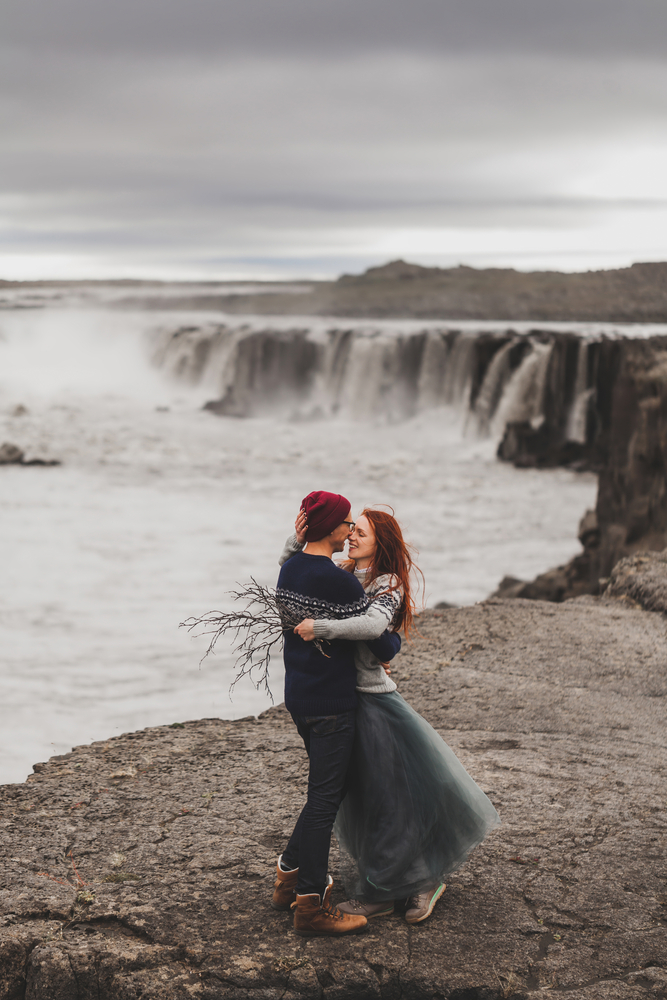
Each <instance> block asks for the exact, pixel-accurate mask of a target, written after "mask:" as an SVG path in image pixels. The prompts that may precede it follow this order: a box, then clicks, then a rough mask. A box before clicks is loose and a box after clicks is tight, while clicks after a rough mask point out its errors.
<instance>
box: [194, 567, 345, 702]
mask: <svg viewBox="0 0 667 1000" xmlns="http://www.w3.org/2000/svg"><path fill="white" fill-rule="evenodd" d="M250 579H251V580H252V583H248V584H237V586H238V587H239V588H240V589H239V590H232V591H230V592H229V593H230V596H231V597H232V598H233V599H234V601H245V607H243V608H241V609H240V610H235V611H209V612H208V613H207V614H205V615H201V617H198V618H195V617H192V618H187V619H186V620H185V621H184V622H181V624H180V626H179V627H180V628H185V629H187V630H188V632H192V633H193V634H194V635H210V636H211V640H210V642H209V644H208V648H207V650H206V652H205V653H204V655H203V656H202V658H201V661H200V664H201V663H203V661H204V660H205V659H206V657H207V656H208V655H209V653H213V652H214V651H215V647H216V644H217V642H218V640H219V639H220V637H221V636H222V635H226V634H228V635H229V636H230V637H231V639H232V642H234V643H235V645H233V646H232V650H233V652H235V653H238V656H237V658H236V663H235V664H234V666H235V667H236V671H237V673H236V677H235V678H234V680H233V681H232V683H231V685H230V688H229V693H230V695H231V693H232V691H233V690H234V688H235V686H236V685H237V684H238V682H239V681H240V680H241V678H242V677H250V680H251V681H252V683H253V684H254V685H255V687H256V688H257V690H259V689H260V687H263V688H264V690H265V691H266V693H267V694H268V695H269V697H270V698H271V701H273V694H272V692H271V688H270V687H269V664H270V662H271V656H272V654H273V653H274V652H276V646H277V644H278V643H282V640H283V635H284V634H285V632H291V631H292V630H293V629H294V628H295V626H296V625H298V624H299V623H300V622H301V621H302V618H301V617H295V615H294V613H293V612H292V611H290V609H289V608H288V607H286V606H285V605H284V604H281V603H280V601H279V599H278V597H277V595H276V591H275V590H274V589H273V588H272V587H264V586H262V584H260V583H257V581H256V580H255V579H254V578H253V577H251V578H250ZM314 645H315V646H316V647H317V649H319V651H320V652H321V653H322V655H323V656H327V654H326V653H325V652H324V650H323V648H322V643H321V641H320V640H318V639H316V640H315V641H314ZM253 673H255V674H256V675H257V676H253Z"/></svg>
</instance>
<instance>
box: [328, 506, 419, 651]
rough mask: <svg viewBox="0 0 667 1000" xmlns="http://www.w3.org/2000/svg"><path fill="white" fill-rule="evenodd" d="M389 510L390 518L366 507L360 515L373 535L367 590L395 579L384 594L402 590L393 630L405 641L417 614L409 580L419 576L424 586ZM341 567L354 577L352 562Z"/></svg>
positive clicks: (399, 528) (408, 548) (367, 573)
mask: <svg viewBox="0 0 667 1000" xmlns="http://www.w3.org/2000/svg"><path fill="white" fill-rule="evenodd" d="M389 510H391V514H388V513H387V512H386V511H384V510H376V509H375V508H374V507H365V508H364V509H363V510H362V512H361V514H360V515H359V516H360V517H361V516H362V515H363V516H364V517H365V518H367V519H368V521H369V523H370V525H371V527H372V528H373V531H374V533H375V554H374V556H373V561H372V562H371V564H370V566H369V567H368V570H367V571H366V586H368V585H369V583H372V582H373V580H376V579H377V578H378V577H379V576H384V575H385V574H387V575H389V576H393V577H394V578H395V579H394V581H393V583H392V585H391V586H390V587H389V588H388V590H387V591H384V593H387V592H391V591H392V590H398V589H399V588H401V589H402V590H403V600H402V602H401V607H400V609H399V611H398V617H397V620H396V621H395V622H394V628H395V629H396V630H397V631H398V630H399V629H403V631H404V633H405V637H406V639H407V638H408V637H409V635H410V631H411V630H412V629H413V628H414V617H415V614H416V612H417V604H416V601H415V595H414V591H415V587H414V585H413V583H412V579H411V577H412V575H413V573H414V574H416V575H418V576H419V577H421V580H422V584H423V582H424V574H423V573H422V571H421V570H420V569H419V567H418V566H417V564H416V563H415V561H414V560H413V558H412V555H411V552H410V547H409V546H408V544H407V543H406V541H405V539H404V538H403V532H402V531H401V526H400V524H399V523H398V521H397V520H396V518H395V517H394V511H393V509H392V508H391V507H390V508H389ZM341 566H342V568H343V569H346V570H348V572H350V573H353V572H354V566H355V563H354V559H346V560H345V562H343V563H341Z"/></svg>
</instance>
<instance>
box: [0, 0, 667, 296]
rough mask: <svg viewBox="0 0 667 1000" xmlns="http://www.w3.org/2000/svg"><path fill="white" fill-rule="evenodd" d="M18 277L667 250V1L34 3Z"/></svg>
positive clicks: (562, 261)
mask: <svg viewBox="0 0 667 1000" xmlns="http://www.w3.org/2000/svg"><path fill="white" fill-rule="evenodd" d="M7 14H8V16H7V17H6V18H5V26H6V27H5V31H4V32H3V40H2V42H1V43H0V55H2V59H1V60H0V64H1V65H2V70H1V71H0V72H1V76H2V79H1V88H0V92H1V93H2V94H3V95H4V96H3V97H2V98H1V99H0V123H1V127H2V134H3V137H4V139H3V146H4V151H3V172H2V186H1V188H0V219H2V223H3V225H2V236H1V237H0V276H4V277H30V278H36V277H52V276H54V277H79V276H81V277H97V276H100V277H110V276H128V275H129V276H138V277H146V276H155V277H194V278H197V277H208V278H225V277H237V276H244V275H245V276H248V277H258V276H265V277H276V276H278V277H279V276H285V277H291V276H296V275H299V276H300V275H308V274H312V275H321V276H329V275H333V274H336V273H338V272H340V271H341V270H355V269H360V268H362V267H365V266H368V265H369V264H373V263H379V262H381V261H383V260H385V259H387V258H388V257H392V256H393V257H395V256H406V257H410V258H411V259H414V260H418V261H421V262H424V263H441V264H445V265H447V264H457V263H460V262H464V263H469V264H473V265H478V266H486V265H490V264H497V265H499V266H519V267H524V268H540V269H541V268H545V267H563V268H568V269H580V268H586V267H589V266H590V267H597V266H616V265H618V264H625V263H630V262H631V261H632V260H638V259H664V258H667V238H666V237H664V236H663V235H662V234H663V233H665V232H667V228H666V227H665V225H664V222H665V221H667V180H665V178H667V128H666V127H665V126H666V125H667V97H666V95H667V58H666V55H667V54H666V53H665V48H666V47H667V41H666V40H667V32H665V27H667V9H665V8H664V5H659V4H658V3H651V2H647V0H642V2H639V3H634V4H632V5H630V4H629V3H618V2H609V0H604V2H602V0H588V2H587V0H579V2H577V3H574V2H572V3H571V2H569V0H568V2H565V3H561V4H559V5H554V4H553V3H544V2H539V0H531V2H528V0H526V2H518V0H510V2H503V3H499V2H497V0H495V2H494V0H468V2H466V3H465V4H463V3H449V4H443V3H442V0H438V2H430V0H428V2H427V0H419V2H417V3H414V4H411V5H409V6H408V5H405V4H400V5H399V4H396V3H392V2H387V0H381V2H380V0H378V2H376V0H361V2H359V0H357V2H355V3H351V2H348V0H338V2H336V3H333V2H330V0H323V2H320V3H317V4H314V3H312V0H311V2H310V3H305V2H301V0H285V2H283V3H281V4H275V3H273V2H271V3H269V2H266V0H244V3H243V4H232V3H229V0H217V2H215V3H213V2H204V0H195V2H192V3H189V4H188V5H184V4H183V3H182V2H178V3H177V2H174V0H162V2H157V0H143V2H141V3H138V4H137V3H134V4H129V3H128V2H127V0H121V2H117V3H115V4H114V5H109V4H102V3H98V2H96V0H92V2H91V0H88V2H82V0H62V2H60V3H58V4H46V3H44V2H43V0H40V2H38V0H23V2H22V3H21V4H19V3H17V2H15V0H12V2H11V3H10V4H9V6H8V11H7Z"/></svg>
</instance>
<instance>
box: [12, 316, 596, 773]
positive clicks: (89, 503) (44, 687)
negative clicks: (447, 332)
mask: <svg viewBox="0 0 667 1000" xmlns="http://www.w3.org/2000/svg"><path fill="white" fill-rule="evenodd" d="M192 318H193V317H188V316H183V317H178V318H177V319H176V321H175V322H177V323H178V322H181V321H182V322H183V323H187V322H188V319H190V320H192ZM194 318H195V320H196V322H197V323H200V322H201V321H202V315H201V314H196V316H195V317H194ZM218 319H219V317H218ZM236 319H238V318H236ZM163 321H165V317H159V316H156V315H155V314H152V315H145V314H140V313H132V314H131V313H119V312H105V311H103V310H100V309H90V310H69V309H45V310H41V311H36V310H35V311H32V310H24V311H20V312H19V311H7V312H4V313H2V314H0V443H2V442H3V441H10V442H13V443H15V444H18V445H19V446H20V447H22V448H24V449H25V451H26V453H27V457H33V456H39V457H43V458H60V459H62V461H63V463H64V464H63V465H62V466H61V467H59V468H38V467H31V468H20V467H15V466H4V467H0V511H1V513H0V553H1V554H2V559H1V566H2V573H1V574H0V632H1V635H0V649H2V665H1V672H0V685H1V691H0V703H1V705H2V715H3V718H2V730H1V734H2V735H1V736H0V743H1V745H0V781H5V782H6V781H20V780H23V779H24V778H25V776H26V774H27V773H28V772H29V771H30V769H31V765H32V764H33V763H34V762H36V761H38V760H44V759H46V758H47V757H49V756H52V755H53V754H55V753H62V752H66V751H67V750H69V749H70V748H71V747H72V746H73V745H76V744H78V743H85V742H87V741H90V740H96V739H103V738H106V737H109V736H113V735H116V734H118V733H120V732H123V731H127V730H133V729H138V728H141V727H144V726H148V725H157V724H163V723H171V722H174V721H182V720H185V719H189V718H199V717H203V716H218V717H220V716H227V717H230V716H240V715H247V714H250V713H257V712H259V711H262V710H263V709H264V708H267V707H268V706H269V705H270V701H269V700H268V699H267V698H266V696H265V695H263V694H262V693H257V692H256V691H255V690H254V689H253V687H252V686H251V685H250V684H249V683H245V684H243V685H241V686H240V687H239V688H238V690H237V692H236V693H235V695H234V701H233V702H230V700H229V696H228V688H229V683H230V680H231V677H232V676H233V672H232V658H231V656H230V652H229V649H225V648H223V647H222V645H221V646H220V647H219V651H218V653H217V654H216V655H215V656H214V657H209V658H208V659H207V660H205V661H204V663H203V665H202V667H201V668H200V667H199V659H200V657H201V655H202V653H203V651H204V649H205V641H204V640H202V639H199V640H196V639H193V638H191V637H189V636H188V635H187V634H186V633H184V631H183V630H180V631H179V629H178V623H179V621H182V620H183V619H184V618H186V617H187V616H189V615H191V614H198V613H202V612H205V611H208V610H210V609H212V608H215V607H220V606H221V605H223V603H224V602H225V601H226V600H228V599H226V598H225V592H226V591H228V590H229V589H230V588H231V587H233V585H234V583H235V581H243V580H247V579H248V577H249V576H250V575H253V576H255V577H256V578H257V579H258V580H259V581H261V582H265V583H269V584H271V583H273V582H275V579H276V575H277V564H276V560H277V556H278V554H279V552H280V549H281V546H282V543H283V540H284V538H285V536H286V535H287V534H288V532H289V531H290V529H291V527H292V523H293V519H294V515H295V513H296V510H297V508H298V504H299V501H300V500H301V498H302V497H303V496H304V495H305V494H306V493H307V492H308V491H310V490H311V489H330V490H335V491H338V492H342V493H344V494H345V495H346V496H348V497H349V498H350V500H351V501H352V505H353V509H354V510H359V509H360V508H361V507H362V506H363V505H364V504H366V503H379V502H385V503H390V504H392V505H393V506H394V507H395V510H396V513H397V516H398V517H399V519H400V520H401V521H402V523H403V526H404V529H405V532H406V535H407V537H408V538H409V539H410V540H411V541H412V542H413V543H414V544H415V545H416V546H417V548H418V549H419V551H420V556H419V563H420V565H421V566H422V568H423V570H424V572H425V574H426V579H427V595H426V598H427V601H426V602H427V604H430V605H433V604H434V603H436V602H438V601H441V600H446V601H450V602H453V603H457V604H466V603H471V602H474V601H476V600H480V599H482V598H484V597H485V596H486V595H487V594H488V593H489V592H490V591H491V590H493V589H494V588H495V587H496V585H497V584H498V582H499V580H500V578H501V577H502V576H503V575H504V574H506V573H510V574H513V575H516V576H519V577H524V578H531V577H533V576H534V575H535V574H536V573H538V572H540V571H542V570H545V569H547V568H549V567H551V566H553V565H556V564H558V563H560V562H563V561H565V560H566V559H568V558H569V557H570V556H572V555H573V554H574V553H575V552H576V551H577V550H578V548H579V546H578V543H577V541H576V528H577V523H578V520H579V518H580V517H581V515H582V514H583V512H584V510H585V509H586V508H587V507H590V506H592V505H593V504H594V501H595V491H596V481H595V478H594V477H593V476H591V475H581V474H579V475H577V474H574V473H571V472H569V471H566V470H553V471H540V472H538V471H533V470H525V471H517V470H515V469H514V468H512V467H511V466H507V465H504V464H501V463H499V462H497V461H496V459H495V447H496V441H495V440H493V439H491V438H487V439H485V440H476V439H471V438H464V437H462V434H461V430H460V426H461V422H462V416H461V414H460V413H459V412H458V411H456V410H454V409H452V408H446V407H443V408H441V409H437V410H433V411H423V412H420V413H419V414H418V415H417V416H415V417H413V418H412V419H410V420H408V421H405V422H402V423H396V424H393V425H391V426H388V425H386V424H384V423H373V422H371V420H370V419H369V420H367V421H365V422H364V421H362V420H360V419H357V420H356V421H355V422H353V421H351V420H350V419H349V418H339V419H337V420H332V421H328V420H327V421H319V422H315V423H290V422H286V421H278V420H276V419H274V418H266V419H249V420H237V419H234V418H219V417H215V416H212V415H211V414H209V413H205V412H202V411H201V404H202V402H203V400H204V399H206V398H209V397H210V395H211V393H210V389H208V390H203V389H197V388H194V389H184V388H183V387H182V386H179V385H177V384H176V383H173V382H171V381H168V380H167V379H166V378H165V377H163V376H161V375H160V374H159V373H158V372H156V371H155V370H153V369H152V368H151V367H150V366H149V364H148V361H147V360H146V357H145V354H144V348H143V340H142V331H143V330H144V329H146V328H147V327H149V326H153V325H155V324H156V323H159V322H163ZM169 322H172V323H173V322H174V314H170V315H169ZM263 322H265V323H266V321H263ZM390 326H391V324H387V327H388V328H389V327H390ZM457 363H458V362H457ZM461 371H462V373H463V372H464V368H463V367H462V368H461ZM367 377H370V376H367ZM448 378H450V380H451V378H453V374H452V372H451V370H450V371H449V373H448ZM427 390H428V387H426V390H425V391H427ZM360 391H363V380H362V381H361V383H360ZM455 397H456V392H455V391H454V388H452V391H451V397H450V398H455ZM19 404H21V405H22V406H23V407H27V410H28V412H27V413H23V414H21V413H17V412H16V407H17V406H19ZM158 407H160V408H164V407H168V410H164V409H157V408H158ZM273 689H274V693H275V695H276V700H277V701H279V700H281V698H282V676H281V670H280V665H279V664H278V663H277V662H276V664H275V669H274V671H273Z"/></svg>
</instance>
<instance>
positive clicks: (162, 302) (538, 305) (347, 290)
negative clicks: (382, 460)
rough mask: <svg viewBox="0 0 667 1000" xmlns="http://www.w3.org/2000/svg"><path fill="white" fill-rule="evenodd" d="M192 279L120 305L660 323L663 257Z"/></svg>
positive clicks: (397, 265) (665, 283)
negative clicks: (588, 265)
mask: <svg viewBox="0 0 667 1000" xmlns="http://www.w3.org/2000/svg"><path fill="white" fill-rule="evenodd" d="M0 284H3V283H2V282H0ZM7 284H14V283H7ZM43 284H46V283H43ZM53 284H56V283H55V282H54V283H53ZM57 284H59V285H62V284H63V283H62V282H58V283H57ZM96 284H97V283H96ZM100 284H102V283H100ZM107 284H110V283H109V282H108V283H107ZM196 284H197V285H198V289H197V292H196V293H195V292H194V290H193V289H192V290H191V289H190V288H189V287H188V284H187V283H182V286H181V287H182V294H178V295H173V294H171V295H170V296H169V298H168V299H166V298H165V297H164V296H152V295H151V292H150V288H149V287H148V286H147V285H145V284H143V283H139V282H137V283H130V282H128V283H127V288H128V295H127V297H124V298H123V300H122V302H121V303H119V304H124V305H128V306H129V305H132V306H144V307H146V308H160V309H165V308H171V309H182V308H188V309H220V310H223V311H225V312H228V313H255V314H261V315H275V314H280V315H299V314H301V315H326V316H341V317H342V316H346V317H361V318H365V317H366V318H373V317H377V318H382V317H385V318H386V317H396V318H416V319H470V320H475V319H489V320H528V321H536V322H539V321H540V320H541V321H556V322H559V321H564V320H572V321H592V322H594V321H598V322H605V321H606V322H611V323H664V322H667V262H660V263H644V264H633V265H632V266H631V267H624V268H618V269H616V270H609V271H583V272H576V273H563V272H561V271H530V272H524V271H515V270H514V269H513V268H486V269H483V270H478V269H476V268H473V267H465V266H463V265H462V266H460V267H453V268H439V267H422V266H421V265H419V264H410V263H408V262H406V261H403V260H395V261H391V262H390V263H388V264H384V265H383V266H382V267H371V268H369V269H368V270H367V271H365V272H364V273H363V274H359V275H352V274H344V275H342V276H341V277H340V278H339V279H338V280H337V281H320V282H307V283H306V282H304V283H302V284H301V287H300V288H295V287H294V282H285V283H284V285H285V288H284V289H282V288H281V289H280V290H278V289H277V288H276V286H277V285H278V284H279V283H277V282H267V283H265V284H266V285H267V288H266V290H265V291H262V292H261V293H258V292H256V291H255V290H254V289H253V288H252V285H253V284H254V285H255V287H256V285H257V284H258V283H249V285H250V287H249V288H248V292H247V293H246V292H245V291H243V290H239V285H240V284H241V283H239V282H230V283H229V285H232V284H233V285H234V286H235V287H234V291H233V292H232V290H231V288H230V289H229V290H227V287H226V284H225V283H224V282H220V283H215V282H210V283H206V285H207V287H206V288H204V284H205V283H203V282H197V283H196ZM269 286H270V287H269Z"/></svg>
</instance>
